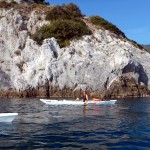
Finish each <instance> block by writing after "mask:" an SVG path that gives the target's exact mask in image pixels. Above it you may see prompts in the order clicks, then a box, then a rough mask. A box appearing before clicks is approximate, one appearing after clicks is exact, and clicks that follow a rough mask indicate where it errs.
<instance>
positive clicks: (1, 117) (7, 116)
mask: <svg viewBox="0 0 150 150" xmlns="http://www.w3.org/2000/svg"><path fill="white" fill-rule="evenodd" d="M16 116H18V113H0V122H12V121H13V120H14V119H15V117H16Z"/></svg>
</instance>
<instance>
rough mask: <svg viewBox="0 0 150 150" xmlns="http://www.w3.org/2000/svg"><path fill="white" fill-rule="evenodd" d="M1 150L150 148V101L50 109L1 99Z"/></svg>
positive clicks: (25, 101) (38, 103) (30, 102)
mask: <svg viewBox="0 0 150 150" xmlns="http://www.w3.org/2000/svg"><path fill="white" fill-rule="evenodd" d="M3 112H18V113H19V115H18V116H17V118H16V119H15V120H14V121H13V122H12V123H10V124H9V123H7V124H6V123H0V149H11V150H18V149H20V150H22V149H28V150H30V149H31V150H32V149H34V150H35V149H36V150H48V149H69V150H70V149H73V150H74V149H79V150H80V149H94V150H95V149H98V150H101V149H102V150H104V149H121V150H122V149H137V150H141V149H142V150H143V149H144V150H148V149H149V147H150V98H137V99H122V100H119V101H117V104H116V105H112V106H102V105H93V106H63V105H62V106H48V105H45V104H44V103H42V102H41V101H39V99H0V113H3Z"/></svg>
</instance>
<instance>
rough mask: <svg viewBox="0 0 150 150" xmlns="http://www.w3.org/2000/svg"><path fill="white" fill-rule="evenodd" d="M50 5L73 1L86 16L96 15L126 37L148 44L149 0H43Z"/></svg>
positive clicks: (149, 39) (149, 42)
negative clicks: (114, 26) (115, 27)
mask: <svg viewBox="0 0 150 150" xmlns="http://www.w3.org/2000/svg"><path fill="white" fill-rule="evenodd" d="M45 1H46V2H49V3H50V5H62V4H68V3H74V4H76V5H78V6H79V8H80V10H81V12H82V13H83V14H85V15H86V16H92V15H98V16H100V17H102V18H104V19H105V20H107V21H109V22H111V23H112V24H114V25H116V26H117V27H118V28H119V29H120V30H121V31H122V32H124V33H125V35H126V37H128V38H129V39H131V40H133V41H136V42H137V43H139V44H144V45H146V44H150V0H45Z"/></svg>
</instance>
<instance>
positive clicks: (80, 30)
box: [32, 19, 91, 47]
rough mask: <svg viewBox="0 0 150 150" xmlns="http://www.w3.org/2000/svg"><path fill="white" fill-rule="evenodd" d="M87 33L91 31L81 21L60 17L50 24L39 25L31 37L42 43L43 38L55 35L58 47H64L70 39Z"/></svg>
mask: <svg viewBox="0 0 150 150" xmlns="http://www.w3.org/2000/svg"><path fill="white" fill-rule="evenodd" d="M89 34H91V31H90V30H89V29H88V27H87V26H86V25H85V24H83V22H82V23H81V22H80V21H79V22H78V21H75V20H67V19H65V20H62V19H60V20H56V21H55V22H53V23H52V24H50V25H44V26H43V27H41V29H40V30H39V31H38V32H37V33H35V34H34V35H32V38H33V40H35V41H37V43H38V44H42V41H43V40H44V39H46V38H51V37H55V38H56V39H57V40H58V43H59V45H60V47H65V46H67V45H69V41H70V40H72V39H76V38H80V37H81V36H83V35H89Z"/></svg>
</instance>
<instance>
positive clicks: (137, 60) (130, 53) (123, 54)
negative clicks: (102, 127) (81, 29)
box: [0, 9, 150, 91]
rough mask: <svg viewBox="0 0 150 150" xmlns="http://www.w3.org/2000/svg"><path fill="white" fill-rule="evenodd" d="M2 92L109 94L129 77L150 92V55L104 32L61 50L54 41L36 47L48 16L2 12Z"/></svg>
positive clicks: (0, 27) (0, 54) (0, 24)
mask: <svg viewBox="0 0 150 150" xmlns="http://www.w3.org/2000/svg"><path fill="white" fill-rule="evenodd" d="M0 16H3V17H2V18H1V19H0V90H8V89H14V90H17V91H20V90H26V89H29V88H37V87H38V86H44V85H45V84H46V83H47V82H49V83H50V84H51V85H52V86H53V87H57V88H59V89H63V88H65V87H68V88H70V89H72V90H74V91H76V90H80V89H85V88H87V89H89V90H91V91H102V90H104V89H109V87H110V86H111V84H112V83H113V82H114V81H117V80H119V77H120V76H122V75H124V76H127V77H129V78H131V77H133V78H134V79H135V80H136V82H137V83H138V84H141V85H145V86H147V87H148V88H150V81H149V78H150V65H149V64H150V54H149V53H148V52H146V51H144V50H141V49H139V48H136V47H135V46H134V45H133V44H132V43H130V42H128V41H127V40H125V39H118V38H116V37H115V36H114V35H113V34H111V33H110V32H108V31H104V30H96V31H94V33H93V35H91V36H84V37H82V38H81V39H80V40H74V41H72V42H71V45H70V46H69V47H67V48H60V47H59V45H58V43H57V40H56V39H54V38H51V39H46V40H44V41H43V44H42V46H39V45H37V44H36V42H35V41H33V40H32V39H31V38H30V36H29V32H31V33H33V32H35V31H36V29H37V28H39V27H40V26H42V25H43V24H47V23H49V22H46V21H45V20H44V17H41V19H40V20H38V15H36V13H35V12H32V14H31V15H29V16H30V17H29V18H28V20H23V16H22V15H21V14H20V13H19V12H18V11H17V10H13V9H10V10H4V9H1V10H0Z"/></svg>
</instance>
